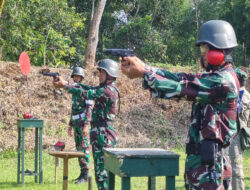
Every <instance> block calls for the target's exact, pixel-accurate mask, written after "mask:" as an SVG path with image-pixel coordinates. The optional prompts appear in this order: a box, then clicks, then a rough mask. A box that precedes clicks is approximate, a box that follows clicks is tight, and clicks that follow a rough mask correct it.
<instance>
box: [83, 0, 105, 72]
mask: <svg viewBox="0 0 250 190" xmlns="http://www.w3.org/2000/svg"><path fill="white" fill-rule="evenodd" d="M105 5H106V0H99V1H98V3H97V6H96V10H95V11H94V14H93V18H92V20H91V24H90V30H89V36H88V45H87V50H86V54H85V62H84V66H85V67H94V63H95V56H96V48H97V44H98V34H99V26H100V22H101V19H102V14H103V11H104V8H105Z"/></svg>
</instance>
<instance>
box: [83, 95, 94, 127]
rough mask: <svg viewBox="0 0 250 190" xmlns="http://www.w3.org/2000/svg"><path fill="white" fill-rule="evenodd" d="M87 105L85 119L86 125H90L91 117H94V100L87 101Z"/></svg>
mask: <svg viewBox="0 0 250 190" xmlns="http://www.w3.org/2000/svg"><path fill="white" fill-rule="evenodd" d="M85 103H86V114H85V118H84V123H85V124H90V122H91V117H92V109H93V106H94V101H93V100H85Z"/></svg>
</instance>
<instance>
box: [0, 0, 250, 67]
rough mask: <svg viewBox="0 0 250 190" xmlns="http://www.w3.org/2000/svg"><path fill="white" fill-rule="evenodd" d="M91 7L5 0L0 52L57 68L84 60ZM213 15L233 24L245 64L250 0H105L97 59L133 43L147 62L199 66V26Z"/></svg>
mask: <svg viewBox="0 0 250 190" xmlns="http://www.w3.org/2000/svg"><path fill="white" fill-rule="evenodd" d="M194 2H196V3H197V4H194ZM91 12H92V1H82V0H81V1H80V0H61V1H59V0H30V1H26V0H19V1H16V0H9V1H6V3H5V7H4V9H3V13H2V17H1V23H0V27H1V30H0V56H1V58H2V59H4V60H8V61H17V60H18V57H19V55H20V53H21V52H22V51H27V52H28V53H29V55H30V57H31V63H32V64H33V65H43V64H45V65H50V66H53V67H57V66H60V65H68V64H76V63H77V62H78V61H81V62H82V61H83V59H84V51H85V48H86V45H87V37H88V31H89V27H90V17H91ZM211 19H224V20H227V21H228V22H230V23H231V24H232V25H233V27H234V29H235V32H236V35H237V39H238V43H239V47H238V48H237V49H236V50H235V51H234V54H233V57H234V60H235V63H236V65H239V66H240V65H247V60H249V56H250V48H249V47H250V33H249V30H250V0H218V1H214V0H197V1H192V0H184V1H183V0H113V1H107V3H106V7H105V11H104V14H103V17H102V21H101V25H100V30H99V42H98V49H97V53H96V55H97V59H101V58H103V56H104V55H103V54H102V50H103V49H104V48H132V49H134V50H135V52H136V54H137V55H138V56H139V57H141V58H143V59H144V60H146V61H148V62H162V63H168V64H172V65H181V66H183V65H189V66H190V65H197V62H198V61H199V57H200V52H199V49H198V48H197V47H195V42H196V40H197V35H198V30H199V27H200V26H201V24H203V23H204V22H206V21H208V20H211ZM244 62H245V63H244Z"/></svg>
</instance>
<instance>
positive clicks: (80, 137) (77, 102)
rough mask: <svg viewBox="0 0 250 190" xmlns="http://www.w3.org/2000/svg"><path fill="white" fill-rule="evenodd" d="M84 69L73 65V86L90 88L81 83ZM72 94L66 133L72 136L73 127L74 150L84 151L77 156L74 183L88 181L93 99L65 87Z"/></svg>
mask: <svg viewBox="0 0 250 190" xmlns="http://www.w3.org/2000/svg"><path fill="white" fill-rule="evenodd" d="M84 76H85V75H84V70H83V68H81V67H74V69H73V72H72V74H71V78H73V81H74V84H73V85H74V86H75V88H82V89H86V90H88V89H90V87H89V86H86V85H84V84H83V79H84ZM67 91H68V92H69V93H71V94H72V112H71V116H70V122H69V128H68V135H69V136H73V133H72V130H73V129H74V138H75V145H76V150H77V151H81V152H83V153H84V156H82V157H79V158H78V162H79V166H80V169H81V172H80V175H79V177H78V178H77V179H76V180H75V183H76V184H81V183H84V182H88V173H89V164H90V153H89V140H88V131H89V125H90V120H91V108H90V107H91V106H92V104H93V101H91V100H88V99H83V98H82V97H81V95H80V94H78V93H75V91H72V90H71V89H67Z"/></svg>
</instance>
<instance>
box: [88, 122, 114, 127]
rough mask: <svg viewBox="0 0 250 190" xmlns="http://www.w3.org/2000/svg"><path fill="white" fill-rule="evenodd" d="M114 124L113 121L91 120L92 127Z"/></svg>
mask: <svg viewBox="0 0 250 190" xmlns="http://www.w3.org/2000/svg"><path fill="white" fill-rule="evenodd" d="M113 124H114V122H113V121H93V122H91V126H92V127H108V126H112V125H113Z"/></svg>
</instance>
